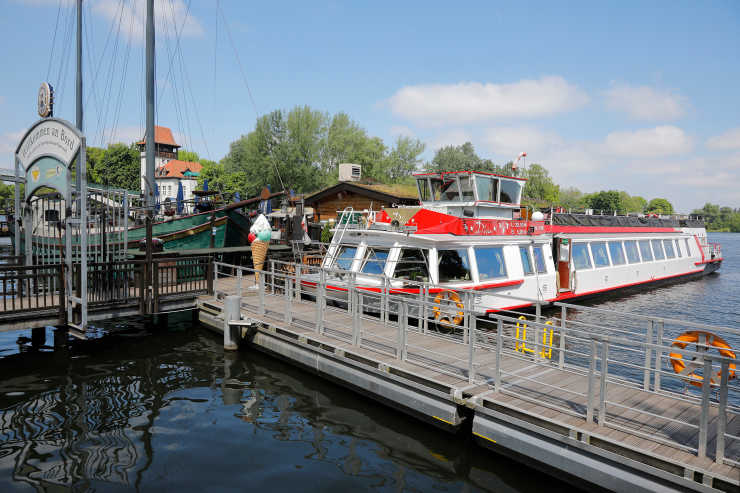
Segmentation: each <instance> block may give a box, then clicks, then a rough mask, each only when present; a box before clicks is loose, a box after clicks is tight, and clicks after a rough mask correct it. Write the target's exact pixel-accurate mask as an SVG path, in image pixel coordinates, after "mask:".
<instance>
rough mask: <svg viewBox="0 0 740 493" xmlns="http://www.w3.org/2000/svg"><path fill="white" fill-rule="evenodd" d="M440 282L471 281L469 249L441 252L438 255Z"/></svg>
mask: <svg viewBox="0 0 740 493" xmlns="http://www.w3.org/2000/svg"><path fill="white" fill-rule="evenodd" d="M437 265H438V268H439V282H450V281H470V280H471V279H472V276H471V275H470V262H469V261H468V249H467V248H460V249H457V250H439V251H438V253H437Z"/></svg>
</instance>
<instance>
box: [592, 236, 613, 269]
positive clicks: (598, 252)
mask: <svg viewBox="0 0 740 493" xmlns="http://www.w3.org/2000/svg"><path fill="white" fill-rule="evenodd" d="M591 253H592V254H593V256H594V265H595V266H596V267H609V256H608V255H607V254H606V243H604V242H603V241H594V242H593V243H591Z"/></svg>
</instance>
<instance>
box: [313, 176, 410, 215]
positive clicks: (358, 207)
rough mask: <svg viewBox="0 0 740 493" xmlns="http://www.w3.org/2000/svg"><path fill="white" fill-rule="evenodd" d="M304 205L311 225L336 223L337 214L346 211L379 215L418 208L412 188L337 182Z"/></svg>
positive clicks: (314, 194) (316, 194) (314, 195)
mask: <svg viewBox="0 0 740 493" xmlns="http://www.w3.org/2000/svg"><path fill="white" fill-rule="evenodd" d="M305 204H306V205H307V206H310V207H313V210H314V221H317V222H318V221H326V220H329V219H336V218H337V215H338V214H337V213H339V214H341V212H342V211H343V210H344V209H345V208H346V207H352V208H353V209H354V210H355V211H364V210H374V211H379V210H380V209H381V208H383V207H392V206H393V205H418V204H419V194H418V191H417V189H416V185H381V184H377V183H375V184H373V183H360V182H357V181H351V182H350V181H340V182H339V183H337V184H336V185H333V186H331V187H328V188H325V189H323V190H320V191H318V192H315V193H313V194H311V195H308V196H307V197H306V198H305Z"/></svg>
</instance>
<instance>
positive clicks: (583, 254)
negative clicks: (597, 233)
mask: <svg viewBox="0 0 740 493" xmlns="http://www.w3.org/2000/svg"><path fill="white" fill-rule="evenodd" d="M573 265H574V266H575V268H576V270H583V269H590V268H591V255H590V254H589V253H588V244H587V243H573Z"/></svg>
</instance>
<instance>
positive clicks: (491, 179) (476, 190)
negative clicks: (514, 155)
mask: <svg viewBox="0 0 740 493" xmlns="http://www.w3.org/2000/svg"><path fill="white" fill-rule="evenodd" d="M414 176H415V177H416V185H417V188H418V192H419V200H420V201H421V203H422V204H430V203H435V204H437V203H439V204H446V205H456V204H460V203H468V204H474V203H475V204H477V205H484V204H485V203H490V204H495V205H496V206H501V205H511V206H516V207H519V203H520V201H521V196H522V188H523V187H524V182H525V181H526V180H525V179H524V178H516V177H513V176H503V175H496V174H493V173H484V172H482V171H455V172H450V173H424V174H417V175H414Z"/></svg>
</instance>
